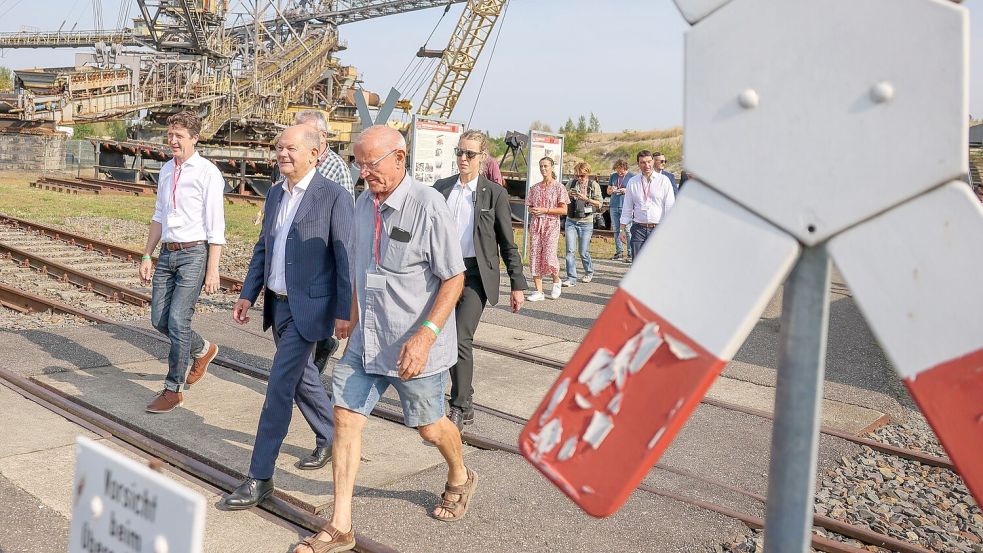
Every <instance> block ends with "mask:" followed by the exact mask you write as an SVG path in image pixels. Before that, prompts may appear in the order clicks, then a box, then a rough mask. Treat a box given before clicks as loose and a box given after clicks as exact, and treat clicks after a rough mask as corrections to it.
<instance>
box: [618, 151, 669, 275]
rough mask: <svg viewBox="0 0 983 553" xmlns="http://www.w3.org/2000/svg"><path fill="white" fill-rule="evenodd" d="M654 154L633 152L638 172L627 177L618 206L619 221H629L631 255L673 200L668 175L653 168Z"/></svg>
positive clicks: (645, 238) (653, 228) (659, 220)
mask: <svg viewBox="0 0 983 553" xmlns="http://www.w3.org/2000/svg"><path fill="white" fill-rule="evenodd" d="M656 155H658V154H653V153H652V152H650V151H648V150H642V151H641V152H638V155H637V156H635V159H636V160H637V161H638V169H639V170H640V171H641V173H640V174H638V175H635V176H634V177H632V179H631V180H630V181H628V187H627V188H626V189H625V203H624V205H622V207H621V224H622V225H627V224H631V255H632V257H633V258H635V259H638V253H639V252H640V251H641V250H642V245H643V244H645V241H646V240H648V237H649V236H650V235H651V234H652V233H653V232H654V231H655V228H656V227H657V226H658V225H659V223H661V222H662V220H663V219H664V218H665V216H666V214H667V213H669V210H670V209H672V205H673V203H674V202H675V200H676V197H675V195H674V194H673V193H672V184H671V183H670V182H669V178H668V177H666V176H665V175H663V174H662V173H659V172H656V170H655V159H654V158H655V156H656Z"/></svg>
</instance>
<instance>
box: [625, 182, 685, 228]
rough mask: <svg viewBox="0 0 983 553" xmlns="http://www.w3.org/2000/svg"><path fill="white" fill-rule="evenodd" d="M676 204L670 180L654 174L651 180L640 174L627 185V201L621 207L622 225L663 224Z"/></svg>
mask: <svg viewBox="0 0 983 553" xmlns="http://www.w3.org/2000/svg"><path fill="white" fill-rule="evenodd" d="M674 203H676V196H675V195H674V194H673V193H672V184H671V183H670V182H669V178H668V177H666V176H665V175H663V174H661V173H652V178H651V180H649V179H647V178H645V175H643V174H638V175H635V176H634V177H632V178H631V180H629V181H628V184H627V185H625V200H624V203H623V204H622V206H621V224H622V225H627V224H629V223H661V222H662V219H663V218H664V217H665V216H666V214H667V213H669V210H670V209H672V206H673V204H674Z"/></svg>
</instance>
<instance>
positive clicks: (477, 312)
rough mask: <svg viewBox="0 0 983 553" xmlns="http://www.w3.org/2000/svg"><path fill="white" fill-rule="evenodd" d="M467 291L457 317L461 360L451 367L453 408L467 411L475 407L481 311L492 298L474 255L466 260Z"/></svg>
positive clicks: (458, 351) (458, 355)
mask: <svg viewBox="0 0 983 553" xmlns="http://www.w3.org/2000/svg"><path fill="white" fill-rule="evenodd" d="M464 266H465V268H466V270H465V272H464V292H463V293H462V294H461V299H460V300H458V302H457V308H456V309H455V311H454V316H455V317H456V319H457V363H456V364H455V365H454V366H453V367H451V407H457V408H458V409H460V410H461V411H463V412H465V413H470V412H471V411H472V410H473V407H472V406H471V399H472V397H473V396H474V388H473V387H472V382H473V381H474V353H473V352H472V343H473V342H474V331H475V330H476V329H477V328H478V322H479V321H480V320H481V313H482V312H483V311H484V310H485V304H486V303H487V302H488V297H487V296H486V295H485V290H484V287H482V285H481V273H479V272H478V261H477V259H475V258H474V257H466V258H465V259H464Z"/></svg>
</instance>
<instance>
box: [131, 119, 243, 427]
mask: <svg viewBox="0 0 983 553" xmlns="http://www.w3.org/2000/svg"><path fill="white" fill-rule="evenodd" d="M199 133H201V121H200V120H199V119H198V118H197V117H196V116H195V115H194V114H192V113H191V112H187V111H184V112H181V113H176V114H174V115H172V116H170V117H168V118H167V145H168V146H170V148H171V155H172V156H173V157H172V158H171V160H170V161H168V162H167V163H165V164H164V165H163V166H162V167H161V168H160V178H159V179H158V184H157V204H156V206H155V209H154V214H153V217H152V218H151V223H150V235H149V236H148V237H147V245H146V247H144V249H143V259H142V260H141V261H140V269H139V272H140V280H142V281H143V282H145V283H146V282H150V281H151V279H153V288H152V291H151V303H150V321H151V322H152V323H153V325H154V328H156V329H157V330H158V331H160V332H161V333H162V334H164V335H166V336H167V337H168V338H170V340H171V349H170V353H169V354H168V356H167V377H165V379H164V389H163V390H162V391H161V392H160V393H159V394H157V397H155V398H154V399H153V401H151V402H150V404H149V405H147V412H149V413H167V412H169V411H171V410H173V409H174V408H175V407H177V406H179V405H181V403H182V402H183V401H184V396H183V395H182V393H181V387H182V386H184V387H185V388H187V387H188V386H191V385H192V384H194V383H195V382H197V381H198V380H200V379H201V377H203V376H205V371H206V370H208V364H209V363H211V362H212V360H213V359H215V356H216V355H218V346H216V345H215V344H213V343H210V342H208V341H207V340H205V339H203V338H202V337H201V336H199V335H198V333H197V332H195V331H194V330H192V329H191V317H192V316H193V315H194V314H195V303H197V302H198V295H199V294H200V293H201V288H202V284H204V286H205V293H206V294H213V293H215V292H217V291H218V286H219V278H218V262H219V257H221V255H222V245H223V244H225V207H224V206H225V201H224V198H223V194H224V193H225V180H224V179H223V178H222V172H221V171H219V169H218V167H216V166H215V164H214V163H212V162H210V161H208V160H207V159H205V158H203V157H201V156H200V155H198V152H197V151H195V144H197V143H198V135H199ZM161 241H162V242H161ZM158 242H161V247H160V258H159V259H158V260H157V267H156V268H154V266H153V263H152V261H151V256H152V255H153V253H154V249H155V248H157V243H158ZM192 359H193V360H194V362H193V363H192V364H191V370H190V371H189V370H188V364H189V363H191V361H192ZM185 374H187V380H185Z"/></svg>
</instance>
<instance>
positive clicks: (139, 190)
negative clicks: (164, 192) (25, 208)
mask: <svg viewBox="0 0 983 553" xmlns="http://www.w3.org/2000/svg"><path fill="white" fill-rule="evenodd" d="M31 186H32V187H33V188H37V189H39V190H51V191H54V192H64V193H67V194H102V195H106V194H110V195H112V194H116V195H127V196H141V195H156V194H157V186H156V185H154V184H145V183H139V182H125V181H118V180H112V179H93V178H88V177H75V178H67V177H52V176H43V177H41V178H40V179H38V180H37V181H35V182H33V183H31ZM224 197H225V200H226V201H227V202H229V203H245V204H250V205H263V202H264V201H265V198H263V197H262V196H253V195H250V194H236V193H233V192H226V193H225V194H224Z"/></svg>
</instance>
